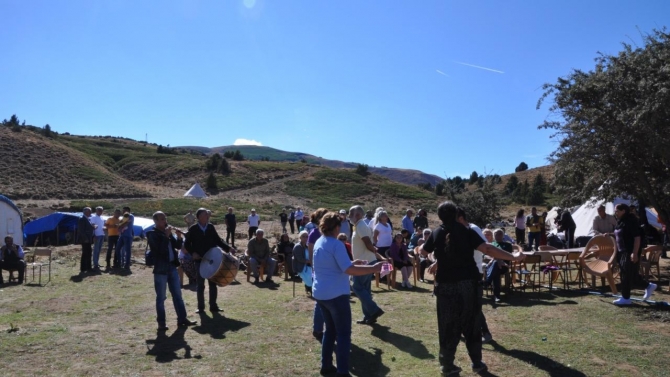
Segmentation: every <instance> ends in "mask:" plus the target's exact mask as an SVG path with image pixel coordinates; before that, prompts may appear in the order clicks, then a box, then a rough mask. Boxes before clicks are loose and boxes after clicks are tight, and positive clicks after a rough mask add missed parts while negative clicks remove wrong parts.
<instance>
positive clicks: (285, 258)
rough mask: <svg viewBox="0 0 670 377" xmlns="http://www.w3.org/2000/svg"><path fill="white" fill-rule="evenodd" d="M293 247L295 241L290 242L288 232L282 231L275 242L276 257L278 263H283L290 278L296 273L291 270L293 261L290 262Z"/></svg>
mask: <svg viewBox="0 0 670 377" xmlns="http://www.w3.org/2000/svg"><path fill="white" fill-rule="evenodd" d="M293 247H295V243H293V242H291V239H290V238H289V236H288V233H286V232H284V233H282V235H281V237H280V238H279V243H278V244H277V258H278V259H279V262H280V263H284V268H285V269H286V271H287V273H288V275H289V276H290V277H291V279H293V278H294V277H295V275H296V273H295V271H293V263H291V261H292V259H293Z"/></svg>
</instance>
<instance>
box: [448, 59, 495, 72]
mask: <svg viewBox="0 0 670 377" xmlns="http://www.w3.org/2000/svg"><path fill="white" fill-rule="evenodd" d="M454 63H456V64H460V65H467V66H468V67H474V68H479V69H483V70H485V71H491V72H495V73H505V72H503V71H499V70H497V69H492V68H486V67H480V66H478V65H474V64H468V63H463V62H457V61H455V60H454Z"/></svg>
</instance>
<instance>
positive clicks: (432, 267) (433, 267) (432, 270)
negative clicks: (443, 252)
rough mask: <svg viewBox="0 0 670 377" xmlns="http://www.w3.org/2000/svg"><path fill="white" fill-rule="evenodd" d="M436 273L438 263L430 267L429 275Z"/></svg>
mask: <svg viewBox="0 0 670 377" xmlns="http://www.w3.org/2000/svg"><path fill="white" fill-rule="evenodd" d="M436 272H437V262H435V263H433V264H431V265H430V266H429V267H428V273H430V274H431V275H435V273H436Z"/></svg>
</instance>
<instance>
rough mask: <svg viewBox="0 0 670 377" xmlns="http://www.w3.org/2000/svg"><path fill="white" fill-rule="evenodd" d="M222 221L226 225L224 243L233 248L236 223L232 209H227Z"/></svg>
mask: <svg viewBox="0 0 670 377" xmlns="http://www.w3.org/2000/svg"><path fill="white" fill-rule="evenodd" d="M223 220H224V221H225V223H226V243H227V244H229V245H231V246H232V247H235V228H236V227H237V221H236V220H235V214H234V213H233V207H228V213H226V216H224V218H223ZM189 228H190V227H189ZM231 241H232V242H231Z"/></svg>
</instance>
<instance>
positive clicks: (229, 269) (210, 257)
mask: <svg viewBox="0 0 670 377" xmlns="http://www.w3.org/2000/svg"><path fill="white" fill-rule="evenodd" d="M239 264H240V262H239V261H238V260H237V258H235V257H234V256H232V255H230V254H228V253H226V252H224V251H223V250H221V249H220V248H218V247H213V248H211V249H209V251H208V252H206V253H205V255H203V257H202V261H201V262H200V276H202V277H203V278H205V279H207V280H209V281H211V282H212V283H214V284H216V285H218V286H219V287H225V286H226V285H228V284H230V283H232V282H233V280H235V276H237V269H238V268H239Z"/></svg>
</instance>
